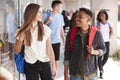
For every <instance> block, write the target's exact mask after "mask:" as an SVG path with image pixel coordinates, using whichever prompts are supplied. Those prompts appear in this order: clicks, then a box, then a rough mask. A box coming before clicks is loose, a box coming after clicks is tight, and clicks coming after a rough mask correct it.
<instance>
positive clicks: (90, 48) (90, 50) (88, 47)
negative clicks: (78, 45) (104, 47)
mask: <svg viewBox="0 0 120 80" xmlns="http://www.w3.org/2000/svg"><path fill="white" fill-rule="evenodd" d="M87 51H88V53H90V54H94V49H93V47H92V46H88V45H87Z"/></svg>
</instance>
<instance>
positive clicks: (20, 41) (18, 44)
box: [14, 33, 25, 54]
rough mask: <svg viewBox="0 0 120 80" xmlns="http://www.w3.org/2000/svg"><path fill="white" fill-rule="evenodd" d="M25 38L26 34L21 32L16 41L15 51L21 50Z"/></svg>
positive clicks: (16, 52)
mask: <svg viewBox="0 0 120 80" xmlns="http://www.w3.org/2000/svg"><path fill="white" fill-rule="evenodd" d="M24 39H25V34H24V33H21V34H20V35H19V37H18V39H16V42H15V44H14V53H15V54H18V53H19V52H20V51H21V48H22V45H23V40H24Z"/></svg>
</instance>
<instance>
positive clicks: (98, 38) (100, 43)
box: [87, 31, 106, 56]
mask: <svg viewBox="0 0 120 80" xmlns="http://www.w3.org/2000/svg"><path fill="white" fill-rule="evenodd" d="M93 41H95V42H96V43H95V45H96V47H95V48H93V46H87V50H88V52H89V53H91V54H92V55H96V56H101V55H103V54H104V53H105V51H106V49H105V43H104V40H103V37H102V34H101V32H100V31H97V32H96V35H95V40H93Z"/></svg>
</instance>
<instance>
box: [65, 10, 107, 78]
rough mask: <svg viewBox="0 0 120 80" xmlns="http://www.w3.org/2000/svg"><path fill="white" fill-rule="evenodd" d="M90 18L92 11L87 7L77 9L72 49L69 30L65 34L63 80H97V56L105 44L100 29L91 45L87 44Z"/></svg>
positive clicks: (101, 52)
mask: <svg viewBox="0 0 120 80" xmlns="http://www.w3.org/2000/svg"><path fill="white" fill-rule="evenodd" d="M91 18H92V12H91V11H90V10H89V9H86V8H80V9H79V11H78V13H77V18H76V26H77V30H76V34H75V37H74V39H73V42H72V51H71V50H70V43H71V42H70V41H71V40H70V37H71V31H69V33H68V35H67V38H66V45H65V57H64V78H65V80H97V62H98V61H97V57H98V56H101V55H103V54H104V53H105V44H104V41H103V38H102V35H101V33H100V31H98V30H97V31H96V33H95V35H94V39H93V41H92V45H91V46H90V45H88V41H89V39H88V38H89V35H90V30H91V27H92V26H90V25H89V23H90V20H91ZM68 70H69V75H70V78H69V75H68Z"/></svg>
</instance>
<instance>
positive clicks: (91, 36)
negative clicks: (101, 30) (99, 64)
mask: <svg viewBox="0 0 120 80" xmlns="http://www.w3.org/2000/svg"><path fill="white" fill-rule="evenodd" d="M97 30H98V28H96V27H94V26H91V29H90V33H89V38H88V45H89V46H92V42H93V40H94V36H95V34H96V32H97ZM88 60H90V53H88Z"/></svg>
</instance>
